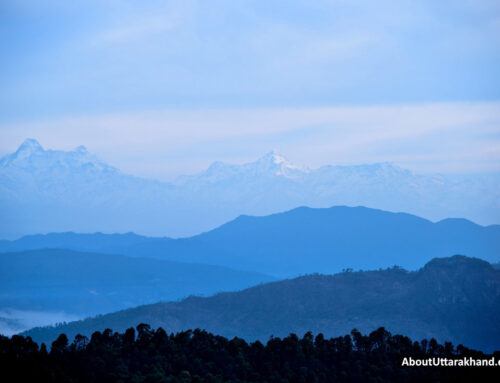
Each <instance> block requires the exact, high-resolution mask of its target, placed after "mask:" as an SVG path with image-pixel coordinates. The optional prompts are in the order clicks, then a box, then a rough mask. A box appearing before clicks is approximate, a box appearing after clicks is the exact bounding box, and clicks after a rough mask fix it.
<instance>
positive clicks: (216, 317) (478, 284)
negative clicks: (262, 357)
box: [25, 256, 500, 351]
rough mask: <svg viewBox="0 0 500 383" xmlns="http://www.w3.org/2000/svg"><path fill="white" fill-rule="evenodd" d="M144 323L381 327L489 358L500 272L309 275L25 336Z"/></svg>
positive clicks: (253, 330)
mask: <svg viewBox="0 0 500 383" xmlns="http://www.w3.org/2000/svg"><path fill="white" fill-rule="evenodd" d="M140 323H149V324H151V325H152V326H153V327H162V328H164V329H165V330H166V331H167V332H170V331H180V330H185V329H194V328H202V329H206V330H208V331H211V332H214V333H217V334H221V335H224V336H227V337H233V336H239V337H243V338H246V339H263V340H267V338H268V337H269V336H270V335H274V336H285V335H288V334H289V333H291V332H293V333H297V334H299V335H300V334H304V333H305V332H307V331H313V332H314V333H320V332H321V333H323V334H325V335H326V336H337V335H342V334H345V333H347V332H349V331H350V330H351V329H352V328H357V329H359V330H360V331H362V332H369V331H372V330H374V329H376V328H378V327H380V326H384V327H386V328H387V329H388V330H389V331H391V332H394V333H404V334H407V335H408V336H410V337H412V338H413V339H416V340H418V339H423V338H432V337H434V338H436V339H438V340H440V341H452V342H454V343H455V344H459V343H462V344H464V345H466V346H468V347H475V348H479V349H482V350H485V351H492V350H495V349H499V348H500V270H497V269H494V268H493V267H492V266H491V265H490V264H488V263H487V262H485V261H482V260H479V259H474V258H469V257H464V256H453V257H450V258H441V259H433V260H432V261H430V262H429V263H427V264H426V265H425V266H424V267H423V268H421V269H419V270H418V271H415V272H408V271H406V270H403V269H401V268H391V269H386V270H380V271H364V272H343V273H340V274H335V275H307V276H303V277H298V278H295V279H290V280H285V281H280V282H272V283H268V284H264V285H260V286H256V287H251V288H248V289H246V290H243V291H240V292H233V293H221V294H217V295H215V296H213V297H210V298H197V297H191V298H187V299H185V300H183V301H181V302H170V303H159V304H154V305H147V306H141V307H137V308H134V309H130V310H125V311H120V312H117V313H113V314H109V315H104V316H99V317H96V318H90V319H86V320H83V321H78V322H72V323H69V324H66V325H63V326H57V327H48V328H36V329H32V330H30V331H28V332H26V333H25V335H29V336H31V337H33V339H35V340H36V341H45V342H49V341H51V340H53V339H55V337H56V336H57V335H58V334H60V333H66V334H67V335H68V336H69V337H70V338H72V337H73V336H74V335H76V334H77V333H81V334H85V335H90V334H91V333H92V332H93V331H96V330H104V329H106V328H111V329H113V330H115V331H123V330H125V329H126V328H128V327H132V326H135V325H137V324H140Z"/></svg>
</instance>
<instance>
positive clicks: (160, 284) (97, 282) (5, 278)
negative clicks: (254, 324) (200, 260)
mask: <svg viewBox="0 0 500 383" xmlns="http://www.w3.org/2000/svg"><path fill="white" fill-rule="evenodd" d="M273 280H275V278H273V277H271V276H268V275H264V274H259V273H255V272H246V271H238V270H233V269H229V268H224V267H220V266H211V265H201V264H188V263H179V262H170V261H163V260H158V259H150V258H132V257H127V256H123V255H116V254H102V253H101V254H99V253H90V252H77V251H71V250H64V249H41V250H29V251H23V252H11V253H0V325H1V322H2V318H1V313H2V311H4V310H8V311H12V310H14V311H15V312H20V313H21V314H19V315H22V312H23V311H29V312H48V313H50V312H56V313H57V312H63V313H65V314H67V315H72V316H77V317H86V316H89V315H97V314H102V313H109V312H112V311H116V310H121V309H125V308H130V307H134V306H138V305H142V304H146V303H155V302H159V301H172V300H177V299H181V298H185V297H187V296H190V295H201V296H207V295H212V294H214V293H217V292H221V291H234V290H240V289H243V288H246V287H249V286H254V285H256V284H259V283H264V282H270V281H273ZM22 319H23V318H19V320H18V321H20V322H21V323H20V324H19V326H20V325H22ZM0 327H1V326H0Z"/></svg>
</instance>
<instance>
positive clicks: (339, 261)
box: [0, 206, 500, 277]
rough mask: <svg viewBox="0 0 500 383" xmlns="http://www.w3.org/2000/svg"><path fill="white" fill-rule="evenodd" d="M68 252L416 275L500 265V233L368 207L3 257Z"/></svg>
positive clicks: (37, 243) (95, 239)
mask: <svg viewBox="0 0 500 383" xmlns="http://www.w3.org/2000/svg"><path fill="white" fill-rule="evenodd" d="M38 248H66V249H72V250H77V251H89V252H98V253H111V254H124V255H130V256H136V257H154V258H159V259H166V260H170V261H178V262H191V263H202V264H213V265H221V266H226V267H230V268H233V269H238V270H247V271H257V272H261V273H265V274H270V275H274V276H278V277H293V276H297V275H301V274H306V273H315V272H319V273H335V272H339V271H341V270H342V269H345V268H353V269H356V270H357V269H363V270H367V269H368V270H370V269H372V270H373V269H378V268H386V267H391V266H394V265H399V266H402V267H404V268H407V269H412V270H413V269H417V268H418V267H420V266H421V265H422V264H424V263H425V262H427V261H429V260H430V259H432V258H435V257H440V256H442V255H447V256H448V255H453V254H465V255H467V256H471V257H477V258H481V259H484V260H487V261H488V262H498V261H499V259H500V258H499V257H500V226H499V225H492V226H487V227H484V226H480V225H476V224H474V223H472V222H470V221H467V220H464V219H446V220H443V221H440V222H437V223H433V222H430V221H428V220H425V219H423V218H420V217H416V216H413V215H410V214H404V213H391V212H386V211H381V210H376V209H368V208H364V207H355V208H354V207H345V206H336V207H332V208H328V209H314V208H306V207H302V208H297V209H293V210H291V211H287V212H284V213H279V214H273V215H270V216H264V217H254V216H240V217H239V218H237V219H235V220H233V221H230V222H228V223H226V224H224V225H222V226H220V227H218V228H217V229H214V230H212V231H209V232H207V233H203V234H200V235H197V236H194V237H190V238H182V239H171V238H149V237H142V236H138V235H135V234H133V233H128V234H121V235H118V234H117V235H106V234H100V233H95V234H75V233H60V234H49V235H35V236H27V237H24V238H21V239H19V240H16V241H0V251H21V250H29V249H38Z"/></svg>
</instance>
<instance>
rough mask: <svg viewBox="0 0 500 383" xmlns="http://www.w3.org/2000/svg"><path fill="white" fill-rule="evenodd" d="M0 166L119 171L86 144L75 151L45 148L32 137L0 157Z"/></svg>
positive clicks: (24, 168)
mask: <svg viewBox="0 0 500 383" xmlns="http://www.w3.org/2000/svg"><path fill="white" fill-rule="evenodd" d="M0 168H2V169H4V170H5V171H7V169H10V168H12V169H19V170H24V171H28V172H32V173H34V174H36V173H37V171H39V170H41V169H44V171H56V169H62V168H64V169H66V170H72V171H77V170H78V169H81V170H83V169H84V170H85V171H88V170H90V169H92V170H93V171H117V169H116V168H114V167H113V166H110V165H108V164H106V163H104V162H102V161H100V160H99V159H98V158H97V157H96V156H95V155H93V154H91V153H89V152H88V150H87V148H85V146H79V147H77V148H76V149H75V150H73V151H62V150H45V149H44V148H43V147H42V145H40V143H39V142H38V141H37V140H35V139H32V138H28V139H26V140H25V141H24V142H23V143H22V144H21V145H20V146H19V148H18V149H17V150H16V151H15V152H14V153H12V154H9V155H7V156H5V157H3V158H2V159H0Z"/></svg>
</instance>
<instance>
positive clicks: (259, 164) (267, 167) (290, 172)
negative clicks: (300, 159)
mask: <svg viewBox="0 0 500 383" xmlns="http://www.w3.org/2000/svg"><path fill="white" fill-rule="evenodd" d="M247 166H248V167H253V168H255V170H256V171H257V172H258V173H261V174H262V173H264V174H269V175H277V176H284V177H297V176H299V175H302V174H304V173H306V172H307V171H306V169H302V168H300V167H299V166H296V165H294V164H292V163H291V162H290V161H288V159H286V158H285V157H284V156H282V155H280V154H278V153H277V152H276V151H274V150H273V151H271V152H269V153H267V154H266V155H265V156H263V157H261V158H259V159H258V160H257V161H255V162H253V163H250V164H247Z"/></svg>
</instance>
